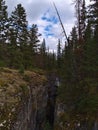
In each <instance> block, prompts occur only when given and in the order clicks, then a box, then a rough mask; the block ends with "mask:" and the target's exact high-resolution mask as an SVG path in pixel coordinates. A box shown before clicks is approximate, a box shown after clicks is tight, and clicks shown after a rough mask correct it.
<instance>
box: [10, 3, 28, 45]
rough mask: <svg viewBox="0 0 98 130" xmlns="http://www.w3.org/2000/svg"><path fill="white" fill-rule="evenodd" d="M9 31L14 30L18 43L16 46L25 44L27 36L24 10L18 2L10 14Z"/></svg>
mask: <svg viewBox="0 0 98 130" xmlns="http://www.w3.org/2000/svg"><path fill="white" fill-rule="evenodd" d="M10 31H13V32H14V34H13V35H15V36H16V44H18V46H20V47H22V46H24V45H25V44H27V39H28V36H27V20H26V12H25V9H24V8H23V7H22V5H21V4H18V5H17V7H16V8H15V10H14V11H13V12H12V14H11V17H10ZM11 38H12V35H11ZM13 44H14V43H13Z"/></svg>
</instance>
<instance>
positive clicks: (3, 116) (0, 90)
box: [0, 68, 47, 130]
mask: <svg viewBox="0 0 98 130" xmlns="http://www.w3.org/2000/svg"><path fill="white" fill-rule="evenodd" d="M46 106H47V80H46V77H45V76H44V74H43V72H29V71H26V72H24V73H23V74H20V73H19V72H18V71H16V70H10V69H6V68H5V69H2V68H1V69H0V130H43V129H44V125H45V121H46Z"/></svg>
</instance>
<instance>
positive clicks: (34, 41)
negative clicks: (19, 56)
mask: <svg viewBox="0 0 98 130" xmlns="http://www.w3.org/2000/svg"><path fill="white" fill-rule="evenodd" d="M39 36H40V34H39V33H38V27H37V25H36V24H33V25H32V27H31V28H30V31H29V41H28V43H29V46H30V48H31V51H32V53H33V54H34V53H36V52H37V50H38V46H39V44H38V42H39Z"/></svg>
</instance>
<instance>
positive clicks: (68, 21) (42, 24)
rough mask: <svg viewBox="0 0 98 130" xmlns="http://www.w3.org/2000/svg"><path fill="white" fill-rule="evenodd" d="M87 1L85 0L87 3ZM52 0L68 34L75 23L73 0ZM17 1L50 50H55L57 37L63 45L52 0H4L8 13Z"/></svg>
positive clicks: (62, 37) (63, 39)
mask: <svg viewBox="0 0 98 130" xmlns="http://www.w3.org/2000/svg"><path fill="white" fill-rule="evenodd" d="M88 1H89V0H86V2H87V3H88ZM54 2H55V4H56V6H57V8H58V10H59V13H60V16H61V19H62V22H63V24H64V27H65V29H66V32H67V34H68V35H69V33H70V31H71V28H72V27H73V26H74V24H75V17H74V16H75V15H74V13H75V11H74V6H73V4H72V2H73V0H54ZM18 3H21V4H22V5H23V7H24V8H25V9H26V13H27V20H28V21H29V25H30V26H31V25H32V24H37V25H38V29H39V33H41V34H42V37H40V40H41V41H42V39H43V38H45V39H46V43H47V47H48V46H49V48H50V50H56V47H57V42H58V38H59V39H61V41H62V46H63V44H64V41H65V38H64V36H63V34H62V29H61V26H60V23H59V21H58V17H57V14H56V12H55V9H54V7H53V3H52V0H41V1H40V0H6V4H7V5H8V12H9V14H10V13H11V11H12V10H13V9H14V7H15V6H16V5H17V4H18Z"/></svg>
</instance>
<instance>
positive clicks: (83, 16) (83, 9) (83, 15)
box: [81, 0, 87, 39]
mask: <svg viewBox="0 0 98 130" xmlns="http://www.w3.org/2000/svg"><path fill="white" fill-rule="evenodd" d="M81 6H82V7H81V33H82V39H84V35H85V28H86V15H87V14H86V13H87V12H86V5H85V0H83V2H82V5H81Z"/></svg>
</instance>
